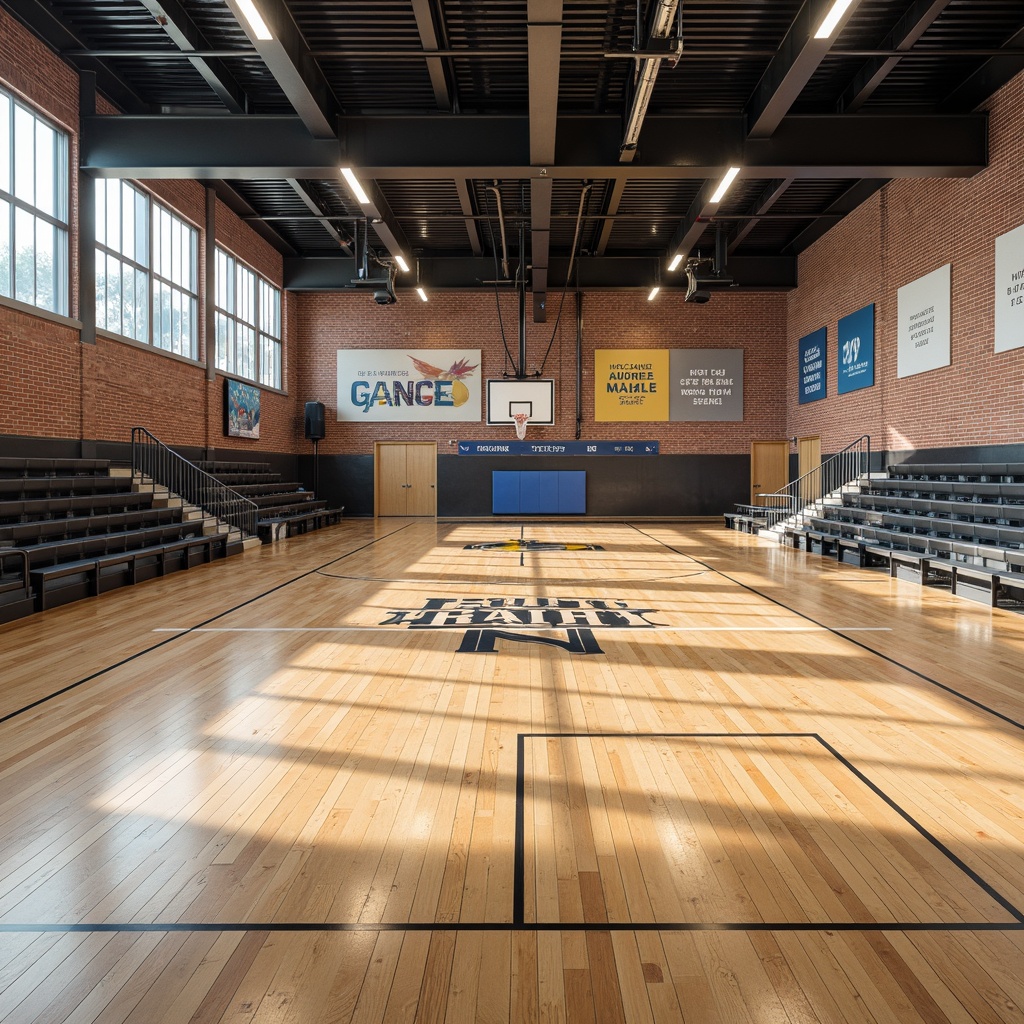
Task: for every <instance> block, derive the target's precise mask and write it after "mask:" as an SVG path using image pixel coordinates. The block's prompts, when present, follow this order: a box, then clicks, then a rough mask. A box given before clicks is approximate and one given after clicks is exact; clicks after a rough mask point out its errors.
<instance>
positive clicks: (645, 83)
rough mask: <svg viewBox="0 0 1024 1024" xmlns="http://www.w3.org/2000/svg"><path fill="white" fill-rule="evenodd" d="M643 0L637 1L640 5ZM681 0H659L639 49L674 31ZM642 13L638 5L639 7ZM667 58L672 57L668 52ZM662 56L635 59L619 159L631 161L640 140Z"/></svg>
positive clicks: (638, 39) (622, 161)
mask: <svg viewBox="0 0 1024 1024" xmlns="http://www.w3.org/2000/svg"><path fill="white" fill-rule="evenodd" d="M639 2H640V0H637V3H638V4H639ZM679 2H680V0H657V7H656V8H655V10H654V14H653V16H652V18H651V28H650V31H649V32H648V34H647V40H642V39H640V38H637V40H636V46H637V48H643V49H647V48H648V47H649V45H650V41H651V40H652V39H667V38H668V35H669V32H670V31H671V30H672V23H673V21H674V20H675V17H676V10H677V8H678V7H679ZM638 12H639V8H638ZM665 56H666V57H669V56H671V55H670V54H668V53H666V55H665ZM663 59H665V58H662V57H644V58H642V59H639V58H638V59H637V61H636V73H635V75H634V78H633V102H632V103H631V104H630V108H629V114H628V116H627V117H626V128H625V131H624V132H623V136H622V145H621V146H619V161H620V162H621V163H629V162H630V161H632V159H633V157H634V155H635V154H636V146H637V142H638V141H639V139H640V129H641V128H643V124H644V118H645V117H646V115H647V106H648V104H649V103H650V102H651V95H652V94H653V93H654V83H655V80H656V79H657V77H658V68H659V67H660V66H661V62H662V60H663Z"/></svg>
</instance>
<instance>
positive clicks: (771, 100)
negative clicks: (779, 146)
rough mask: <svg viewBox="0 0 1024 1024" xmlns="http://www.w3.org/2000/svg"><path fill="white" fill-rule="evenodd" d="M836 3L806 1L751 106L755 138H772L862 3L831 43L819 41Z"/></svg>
mask: <svg viewBox="0 0 1024 1024" xmlns="http://www.w3.org/2000/svg"><path fill="white" fill-rule="evenodd" d="M832 2H833V0H805V3H804V5H803V6H802V7H801V8H800V10H799V11H798V12H797V15H796V17H795V18H794V19H793V23H792V24H791V25H790V26H789V31H788V32H787V33H786V35H785V37H784V38H783V40H782V44H781V45H780V46H779V52H778V53H777V54H776V55H775V56H774V57H773V58H772V60H771V63H770V64H769V65H768V67H767V68H765V72H764V74H763V75H762V76H761V80H760V81H759V82H758V83H757V86H756V87H755V89H754V92H753V95H752V96H751V97H750V100H749V101H748V103H747V110H746V114H747V125H748V132H749V134H750V137H751V138H754V139H767V138H770V137H771V136H772V135H773V134H774V132H775V130H776V129H777V128H778V127H779V125H780V124H781V122H782V119H783V118H784V117H785V116H786V115H787V114H788V113H789V111H790V110H791V109H792V107H793V104H794V103H795V102H796V101H797V99H798V98H799V97H800V94H801V93H802V92H803V90H804V86H806V85H807V83H808V82H809V81H810V80H811V76H812V75H813V74H814V72H815V71H817V70H818V66H819V65H820V64H821V62H822V61H823V60H824V59H825V56H826V55H827V54H828V52H829V50H830V49H831V46H832V42H833V40H834V39H836V38H837V37H838V35H839V33H840V32H841V31H842V28H843V25H845V24H846V22H847V21H849V19H850V17H851V15H852V14H853V13H854V11H856V9H857V6H858V5H859V3H860V0H852V2H851V4H850V6H849V7H848V8H847V10H846V12H845V13H844V14H843V16H842V18H840V20H839V24H838V25H837V26H836V29H835V31H834V32H833V33H832V35H831V36H830V37H829V38H828V39H815V38H814V33H815V32H816V31H817V30H818V26H819V25H821V22H822V21H823V20H824V18H825V15H826V14H827V13H828V10H829V8H830V7H831V6H832Z"/></svg>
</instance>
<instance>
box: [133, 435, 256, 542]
mask: <svg viewBox="0 0 1024 1024" xmlns="http://www.w3.org/2000/svg"><path fill="white" fill-rule="evenodd" d="M132 473H133V474H135V473H138V474H140V475H141V476H144V477H148V478H149V479H150V480H152V481H153V483H155V484H159V485H160V486H161V487H166V488H167V489H168V490H169V491H173V492H174V493H175V494H177V495H178V496H179V497H181V498H182V499H183V500H184V501H186V502H187V503H188V504H190V505H197V506H198V507H199V508H201V509H202V510H203V511H204V512H205V513H207V515H211V516H215V517H216V518H217V519H220V520H221V521H222V522H225V523H227V524H228V526H230V527H233V528H234V529H237V530H240V531H241V533H242V536H243V537H255V536H256V519H257V516H258V513H259V506H258V505H257V504H256V503H255V502H254V501H250V500H249V499H248V498H246V497H245V496H244V495H242V494H239V493H238V492H237V491H233V490H232V489H231V488H230V487H228V486H226V485H225V484H222V483H221V482H220V481H219V480H218V479H217V478H216V477H213V476H210V474H209V473H207V472H205V471H204V470H202V469H200V468H199V467H198V466H196V465H193V464H192V463H191V462H189V461H188V459H186V458H184V457H182V456H181V455H179V454H178V453H177V452H175V451H172V450H171V449H170V448H168V447H167V445H165V444H164V443H163V442H162V441H160V440H159V439H158V438H156V437H154V436H153V435H152V434H151V433H150V432H149V431H148V430H146V428H145V427H133V428H132Z"/></svg>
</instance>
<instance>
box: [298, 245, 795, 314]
mask: <svg viewBox="0 0 1024 1024" xmlns="http://www.w3.org/2000/svg"><path fill="white" fill-rule="evenodd" d="M659 262H660V261H659V260H658V259H657V258H656V257H654V256H603V257H596V256H583V257H578V258H577V259H576V260H575V262H574V264H573V283H575V278H576V268H577V267H578V268H579V283H580V287H581V288H587V289H599V288H608V289H621V288H642V289H644V290H645V291H647V290H649V289H650V287H651V281H653V280H654V279H655V277H656V274H657V267H658V263H659ZM419 267H420V283H421V284H422V285H423V287H425V288H427V289H429V290H431V291H434V290H441V289H445V288H460V289H464V288H479V289H482V290H483V289H486V290H488V291H493V288H494V283H493V281H494V261H493V260H492V259H491V258H490V257H445V256H441V257H421V258H420V260H419ZM568 270H569V260H568V259H563V258H557V259H553V260H552V261H551V266H550V268H549V271H550V275H549V276H550V283H551V287H552V288H562V287H563V286H564V285H565V280H566V274H567V273H568ZM729 270H730V272H731V273H732V275H733V277H734V279H735V281H736V284H737V287H739V288H741V289H744V290H750V291H754V290H756V291H764V290H768V289H789V288H795V287H796V283H797V279H796V258H795V257H778V256H754V257H749V256H748V257H744V256H737V257H735V258H734V259H732V260H730V261H729ZM356 276H357V275H356V261H355V260H353V259H347V258H345V257H341V256H307V257H286V258H285V260H284V287H285V288H286V289H288V290H289V291H352V290H355V286H354V285H353V284H352V283H351V282H352V281H353V279H354V278H355V277H356ZM412 286H413V282H411V281H410V282H409V285H408V286H406V287H403V282H402V280H401V278H399V279H398V281H397V282H396V288H397V293H398V296H399V298H402V297H405V296H410V297H411V296H413V295H415V293H414V292H413V291H412ZM506 286H507V287H509V288H511V287H512V286H513V284H512V282H511V281H509V282H506ZM662 287H664V288H666V289H667V290H669V291H673V290H676V289H679V290H681V289H682V288H684V287H685V285H684V283H683V281H682V280H681V279H680V280H678V281H675V280H667V281H666V280H665V279H664V278H663V279H662ZM366 301H367V303H368V304H370V303H371V301H372V300H371V299H370V296H369V295H367V297H366Z"/></svg>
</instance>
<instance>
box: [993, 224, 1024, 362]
mask: <svg viewBox="0 0 1024 1024" xmlns="http://www.w3.org/2000/svg"><path fill="white" fill-rule="evenodd" d="M995 310H996V346H995V350H996V352H1008V351H1009V350H1010V349H1012V348H1024V224H1022V225H1021V226H1020V227H1019V228H1014V229H1013V230H1012V231H1007V232H1006V234H1005V235H1000V236H999V237H998V238H997V239H996V301H995Z"/></svg>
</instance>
